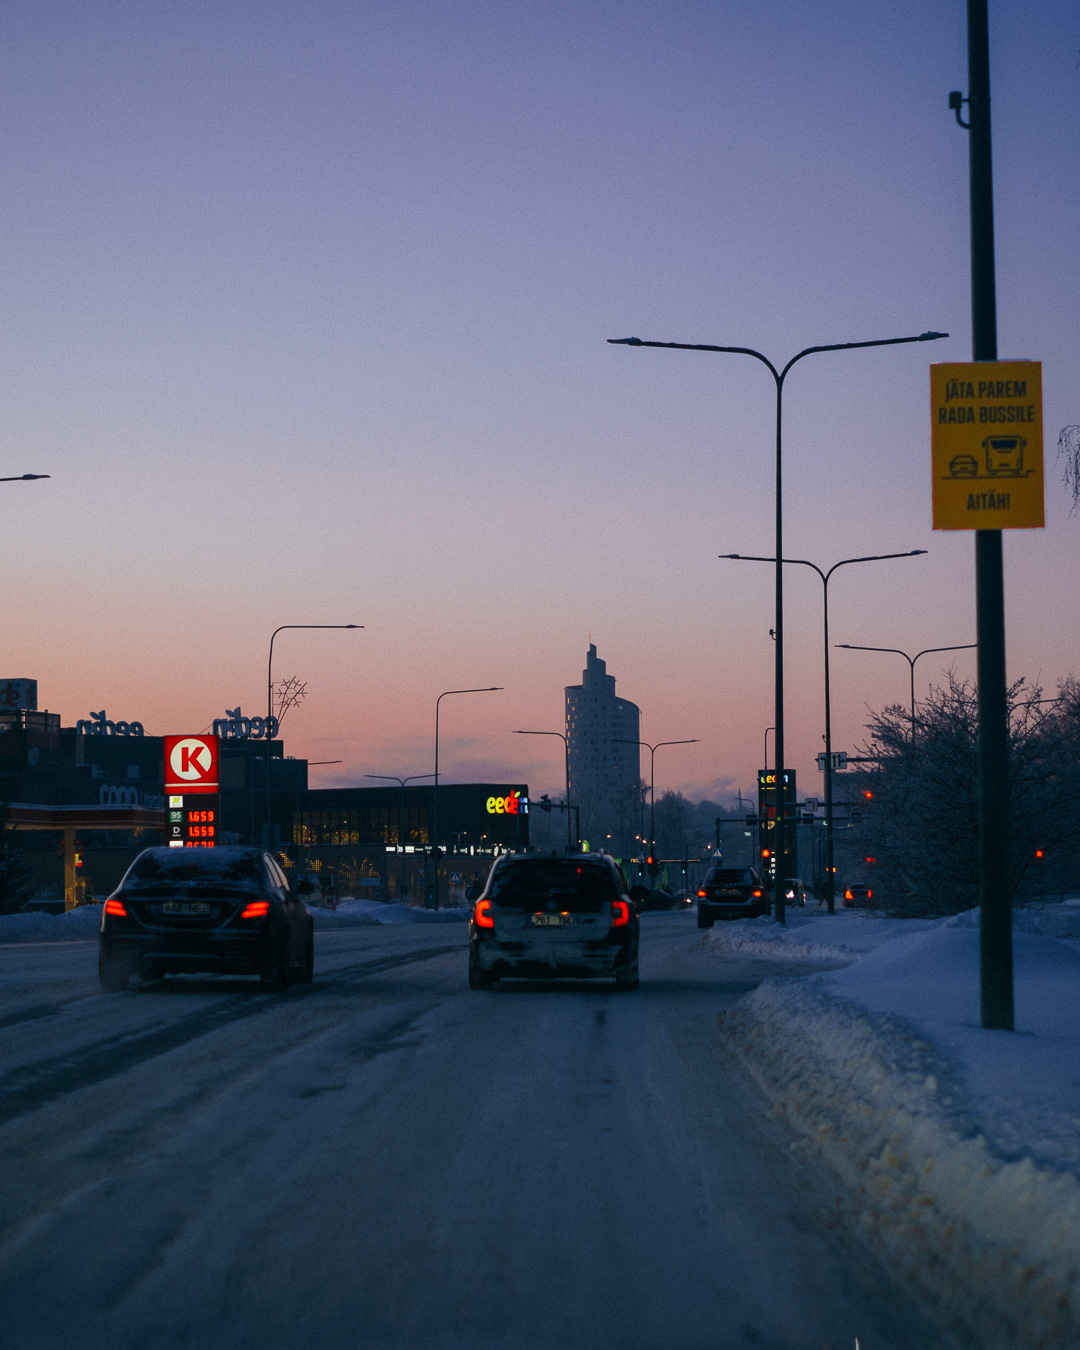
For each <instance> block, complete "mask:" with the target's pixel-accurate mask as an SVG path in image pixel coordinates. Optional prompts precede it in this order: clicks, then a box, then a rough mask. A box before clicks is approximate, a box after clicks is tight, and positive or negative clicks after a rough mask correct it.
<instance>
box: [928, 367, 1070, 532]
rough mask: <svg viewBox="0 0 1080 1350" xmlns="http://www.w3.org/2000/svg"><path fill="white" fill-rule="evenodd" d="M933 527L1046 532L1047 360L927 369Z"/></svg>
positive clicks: (938, 528)
mask: <svg viewBox="0 0 1080 1350" xmlns="http://www.w3.org/2000/svg"><path fill="white" fill-rule="evenodd" d="M930 419H931V433H930V458H931V465H932V477H933V506H934V529H935V530H1010V529H1012V530H1017V529H1019V530H1032V529H1041V528H1042V526H1043V524H1044V523H1045V522H1044V516H1043V433H1042V364H1041V362H1039V361H966V362H948V363H945V364H942V365H934V366H931V367H930Z"/></svg>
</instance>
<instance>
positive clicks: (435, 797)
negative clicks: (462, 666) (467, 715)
mask: <svg viewBox="0 0 1080 1350" xmlns="http://www.w3.org/2000/svg"><path fill="white" fill-rule="evenodd" d="M503 687H504V686H503V685H501V684H490V685H487V686H486V687H485V688H483V689H444V690H443V692H442V693H441V694H440V695H439V697H438V698H437V699H436V700H435V773H434V775H433V777H434V779H435V783H434V786H433V788H432V793H431V856H432V860H433V861H434V864H435V886H434V892H435V904H434V905H433V907H432V908H434V909H438V908H439V704H440V703H441V702H442V701H443V699H444V698H449V696H450V695H451V694H496V693H498V692H499V691H500V690H501V689H503ZM426 776H427V775H425V777H426Z"/></svg>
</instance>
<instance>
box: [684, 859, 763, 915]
mask: <svg viewBox="0 0 1080 1350" xmlns="http://www.w3.org/2000/svg"><path fill="white" fill-rule="evenodd" d="M768 912H769V894H768V892H767V891H766V889H765V886H764V883H763V882H762V880H761V878H760V877H759V876H758V874H757V873H756V872H755V871H754V869H753V868H752V867H710V868H709V870H708V871H707V872H706V873H705V881H704V883H703V884H702V887H701V889H700V890H699V891H698V902H697V924H698V927H699V928H711V927H712V926H713V924H714V923H715V922H716V920H717V919H746V918H752V917H755V916H757V915H759V914H768Z"/></svg>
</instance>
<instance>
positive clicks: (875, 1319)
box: [0, 914, 947, 1350]
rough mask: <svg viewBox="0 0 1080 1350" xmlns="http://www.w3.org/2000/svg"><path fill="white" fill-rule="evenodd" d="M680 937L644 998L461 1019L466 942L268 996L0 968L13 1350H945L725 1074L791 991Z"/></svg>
mask: <svg viewBox="0 0 1080 1350" xmlns="http://www.w3.org/2000/svg"><path fill="white" fill-rule="evenodd" d="M693 924H694V920H693V916H692V915H691V914H673V915H655V916H653V915H650V916H647V917H646V918H645V920H644V921H643V924H642V929H643V932H642V955H641V966H642V987H641V990H640V992H638V993H636V994H631V993H616V992H614V991H613V990H612V989H611V987H610V986H608V985H606V984H598V985H585V984H578V985H563V986H542V987H539V988H536V987H528V986H509V987H506V986H504V987H503V988H501V989H499V990H497V991H495V992H493V993H470V992H469V990H468V989H467V987H466V980H465V944H466V940H467V937H466V932H465V927H464V925H461V926H458V925H437V926H412V925H410V926H407V927H395V928H385V927H379V928H375V927H373V928H364V929H354V930H345V931H339V932H333V931H326V932H320V933H319V934H318V938H317V943H318V947H317V964H316V979H315V983H314V984H313V985H312V986H310V987H302V988H299V989H295V990H293V991H291V992H290V993H288V994H286V995H284V996H281V995H271V994H265V993H263V992H261V990H260V989H259V987H258V985H257V984H255V985H252V984H251V983H250V982H248V981H243V980H224V979H203V980H197V979H193V978H188V979H178V980H169V981H166V982H164V983H162V984H156V985H149V986H133V987H132V989H131V990H130V991H129V992H127V993H125V994H109V995H105V994H101V993H99V991H98V989H97V982H96V968H95V960H96V947H95V945H94V944H91V943H85V942H77V943H65V944H48V945H46V944H38V945H29V944H22V945H12V946H8V947H5V948H3V949H0V1029H2V1040H0V1045H2V1047H3V1048H2V1050H0V1145H2V1149H3V1157H4V1159H5V1166H4V1169H3V1173H2V1182H0V1185H2V1201H0V1309H2V1310H3V1311H2V1313H0V1346H2V1347H3V1350H23V1348H24V1347H26V1348H27V1350H29V1347H48V1348H49V1350H67V1348H68V1347H76V1346H78V1347H79V1348H80V1350H99V1348H100V1350H136V1348H137V1350H166V1348H169V1350H172V1348H173V1347H176V1350H179V1348H180V1347H186V1348H188V1350H194V1348H196V1347H198V1350H204V1348H205V1350H211V1347H213V1348H214V1350H218V1348H219V1347H226V1346H228V1347H231V1348H235V1350H247V1348H248V1347H252V1348H254V1347H260V1350H275V1348H276V1347H283V1348H287V1350H293V1348H294V1347H296V1348H297V1350H299V1348H300V1347H304V1350H308V1348H309V1347H310V1348H311V1350H321V1348H322V1347H334V1348H336V1347H343V1348H344V1347H350V1348H352V1347H355V1348H357V1350H360V1348H362V1347H402V1348H403V1350H404V1348H406V1347H407V1348H408V1350H496V1347H498V1348H499V1350H559V1348H561V1347H581V1350H609V1348H610V1350H638V1348H639V1347H640V1350H669V1348H670V1350H719V1348H720V1347H735V1346H739V1347H743V1346H745V1347H751V1346H752V1347H759V1348H761V1347H769V1348H770V1350H802V1347H806V1350H821V1347H822V1346H823V1345H827V1346H828V1347H829V1348H830V1350H840V1348H841V1347H853V1346H854V1344H855V1338H856V1336H857V1337H858V1338H859V1343H860V1345H861V1347H862V1350H885V1348H886V1347H900V1346H905V1347H913V1348H914V1347H919V1350H925V1348H926V1347H930V1346H940V1345H943V1344H946V1343H947V1342H946V1341H945V1340H944V1339H943V1337H942V1335H941V1334H940V1332H939V1331H937V1330H936V1329H934V1328H933V1327H932V1326H930V1325H928V1324H927V1322H926V1321H925V1320H924V1316H923V1314H922V1313H921V1312H920V1311H919V1309H918V1308H917V1307H916V1306H914V1305H913V1303H912V1302H911V1301H910V1300H909V1298H908V1296H907V1295H906V1294H905V1293H903V1292H902V1291H901V1290H899V1289H898V1288H897V1287H896V1286H894V1285H893V1284H892V1282H891V1281H890V1279H889V1278H888V1277H887V1276H886V1275H885V1274H884V1273H882V1272H881V1271H879V1270H877V1269H876V1268H875V1267H874V1265H873V1264H872V1263H871V1261H870V1260H869V1258H868V1257H867V1256H866V1255H865V1254H864V1253H863V1251H862V1249H861V1248H860V1245H859V1243H858V1241H857V1240H856V1239H855V1238H853V1237H851V1236H850V1235H849V1234H848V1233H847V1232H846V1230H845V1228H844V1225H843V1223H842V1222H841V1221H840V1220H839V1219H837V1218H836V1216H835V1215H836V1211H835V1208H834V1206H833V1204H832V1198H831V1193H830V1191H829V1189H828V1187H827V1186H826V1185H825V1184H824V1183H823V1182H822V1181H820V1180H819V1179H818V1178H816V1177H815V1176H814V1175H813V1173H812V1172H810V1171H809V1170H807V1169H806V1168H804V1166H803V1165H802V1164H801V1163H799V1162H798V1161H797V1160H796V1159H795V1158H794V1156H793V1155H792V1153H791V1152H790V1151H789V1148H788V1144H789V1142H790V1141H789V1138H788V1136H787V1135H786V1134H785V1132H784V1127H783V1126H782V1125H781V1124H780V1123H779V1122H777V1121H775V1120H774V1118H773V1117H772V1116H771V1115H770V1114H769V1112H768V1110H767V1107H766V1105H765V1103H764V1101H763V1099H761V1098H760V1097H759V1096H758V1095H757V1093H756V1091H755V1090H754V1089H753V1088H752V1087H751V1086H750V1085H749V1084H748V1082H747V1080H745V1079H744V1078H743V1077H742V1076H741V1071H739V1070H736V1069H734V1068H733V1067H732V1065H731V1063H730V1062H729V1060H728V1059H727V1058H725V1052H724V1051H723V1049H722V1047H721V1045H720V1042H719V1038H718V1036H717V1029H716V1015H717V1013H718V1012H719V1011H720V1010H721V1009H722V1008H725V1007H729V1006H730V1005H731V1004H732V1002H733V1001H734V1000H735V999H737V998H738V997H739V996H740V995H741V994H743V993H745V992H746V991H747V990H748V989H750V988H751V987H753V985H754V984H755V983H756V982H757V981H758V980H760V979H761V978H763V976H765V975H766V974H768V975H776V974H777V973H778V967H777V964H776V963H775V962H770V963H768V965H765V964H764V963H760V964H759V963H755V962H754V961H752V960H747V959H740V958H734V957H733V958H729V959H723V960H718V959H717V957H716V956H715V955H713V956H709V955H707V954H705V953H703V952H702V950H701V946H700V942H699V935H698V933H697V931H696V929H695V928H694V926H693ZM802 969H805V967H802ZM779 973H782V971H780V972H779Z"/></svg>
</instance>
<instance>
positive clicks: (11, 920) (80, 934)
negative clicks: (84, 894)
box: [0, 905, 101, 942]
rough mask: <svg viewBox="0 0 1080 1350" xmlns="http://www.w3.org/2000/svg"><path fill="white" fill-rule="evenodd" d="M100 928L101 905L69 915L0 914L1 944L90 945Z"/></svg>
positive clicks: (84, 908) (87, 907) (72, 910)
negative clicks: (82, 943) (77, 943)
mask: <svg viewBox="0 0 1080 1350" xmlns="http://www.w3.org/2000/svg"><path fill="white" fill-rule="evenodd" d="M100 927H101V906H100V905H80V906H79V908H78V909H71V910H68V912H67V913H66V914H0V942H86V941H88V940H89V939H91V938H96V937H97V935H98V929H99V928H100Z"/></svg>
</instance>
